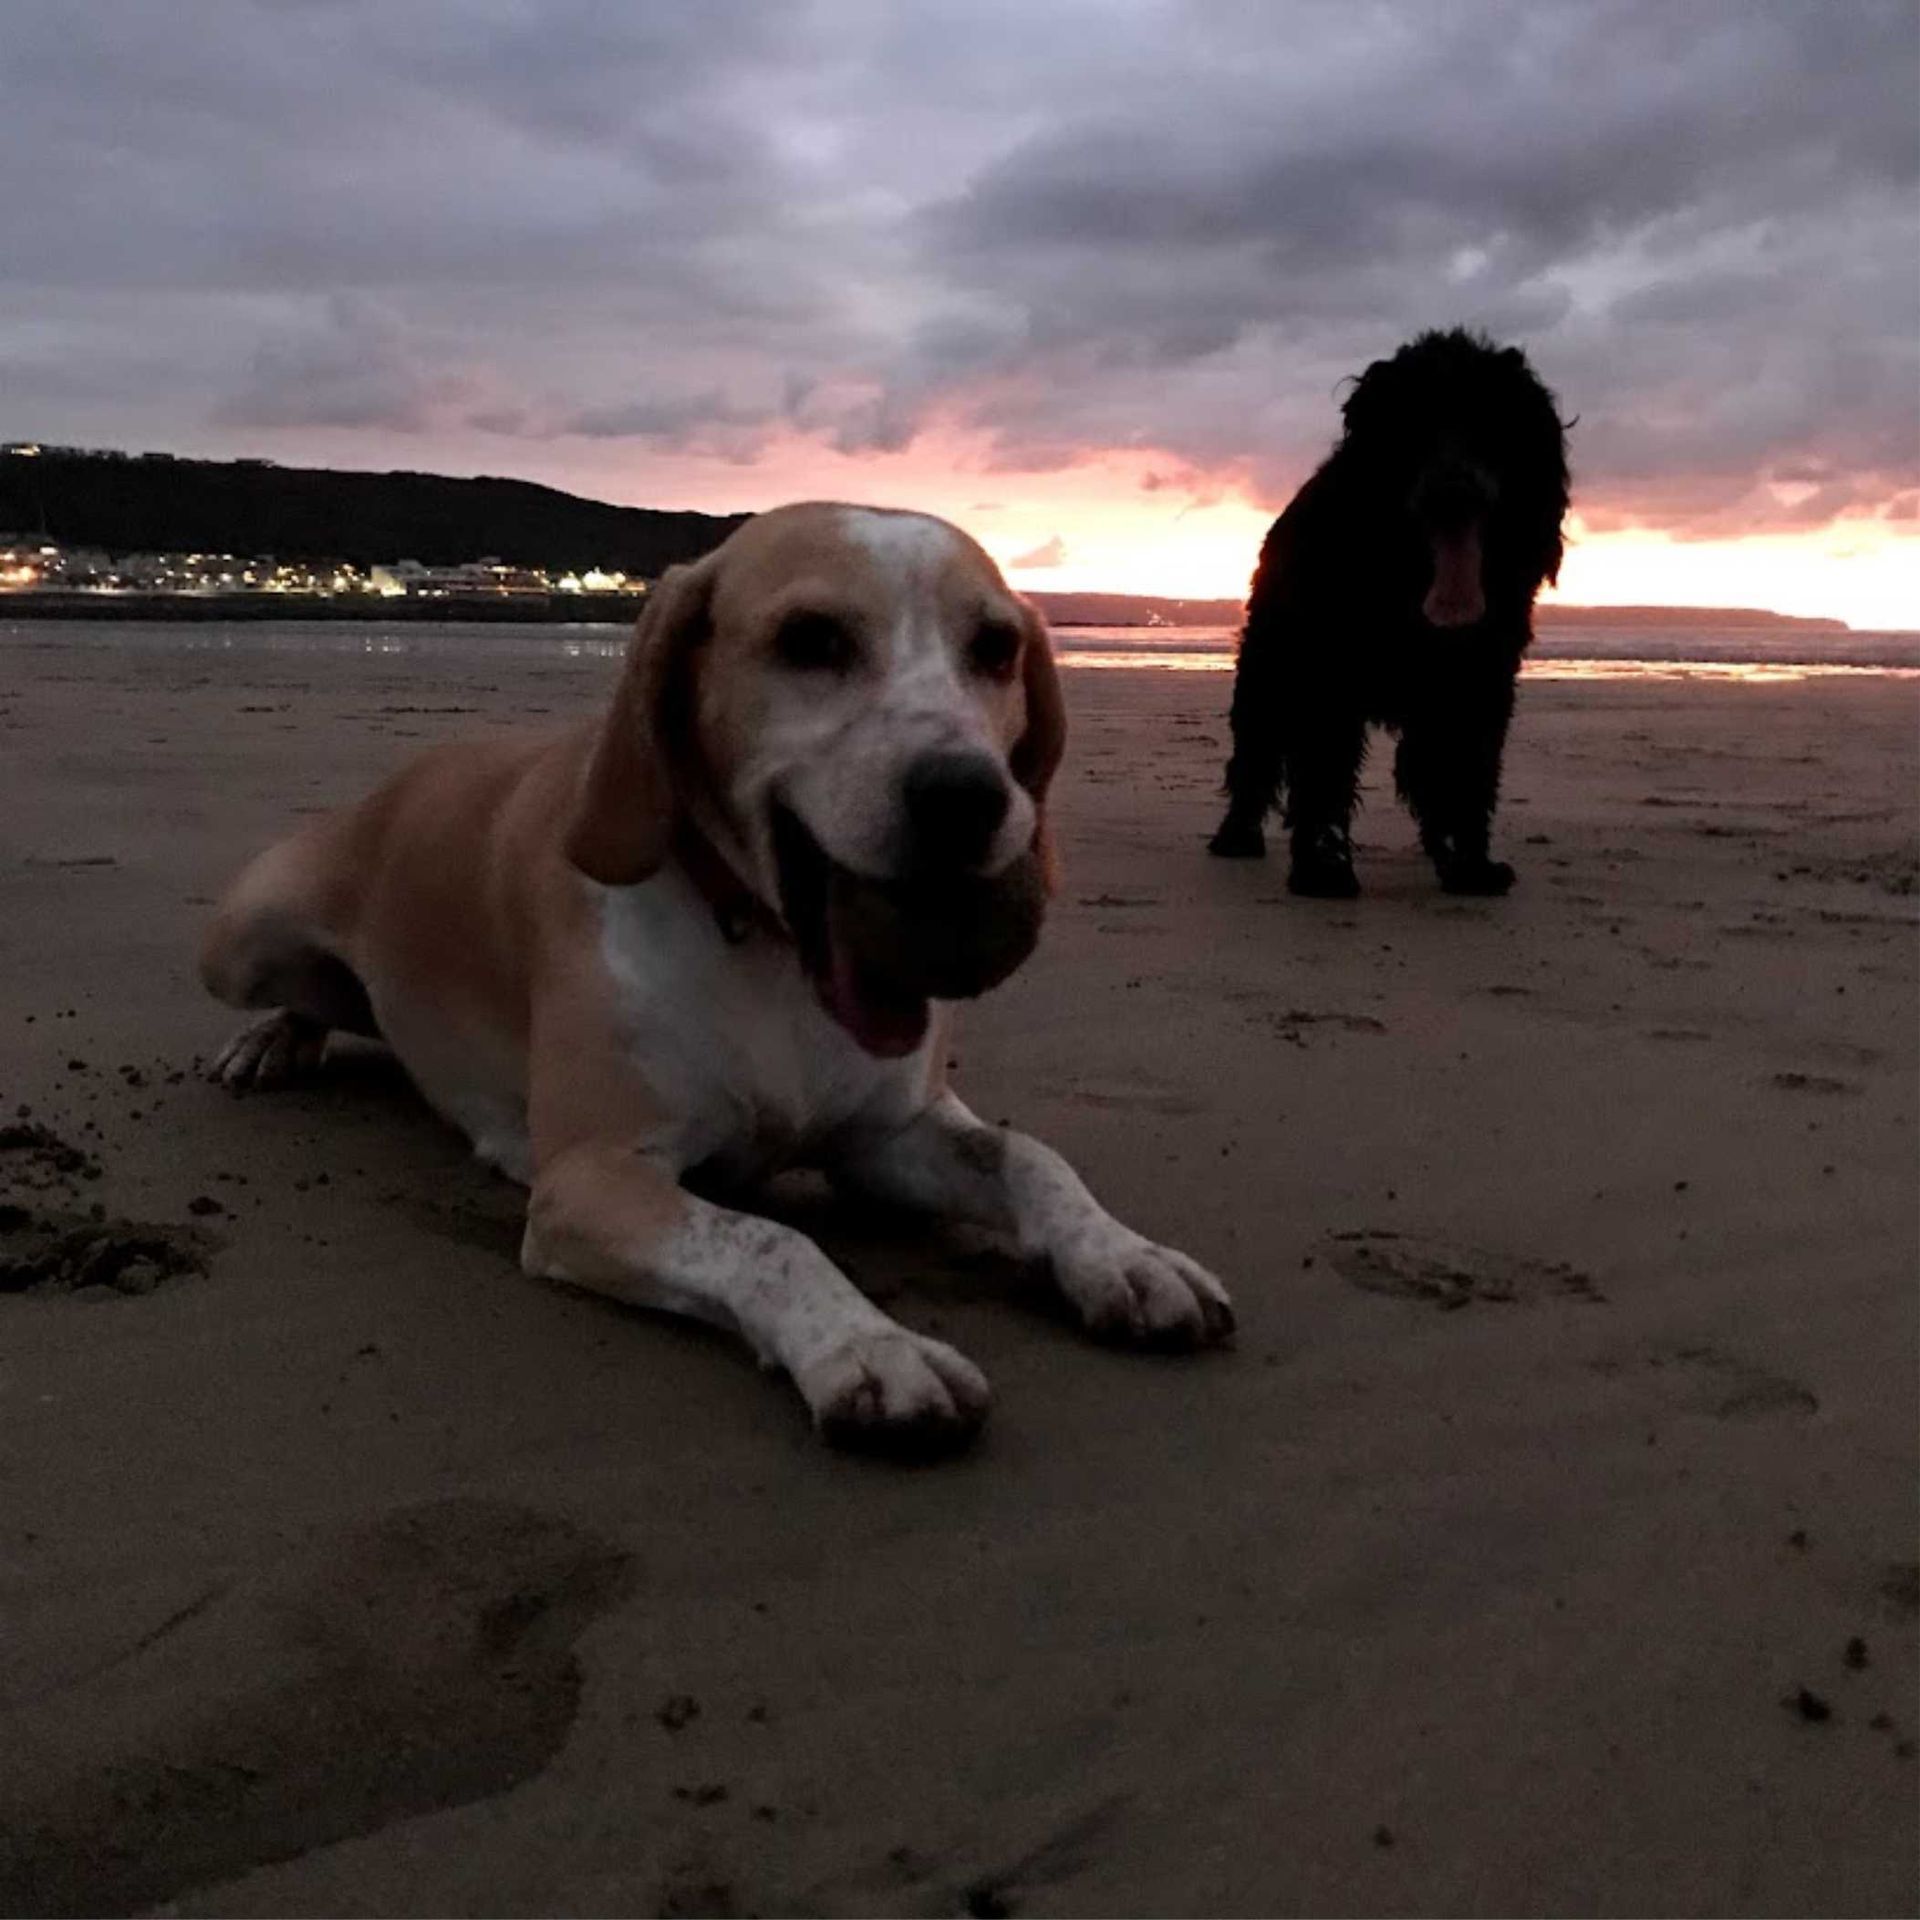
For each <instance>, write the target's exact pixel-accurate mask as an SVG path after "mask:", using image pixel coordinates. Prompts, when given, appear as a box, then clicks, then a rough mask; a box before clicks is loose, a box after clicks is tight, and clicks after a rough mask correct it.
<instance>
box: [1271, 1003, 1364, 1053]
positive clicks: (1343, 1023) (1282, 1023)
mask: <svg viewBox="0 0 1920 1920" xmlns="http://www.w3.org/2000/svg"><path fill="white" fill-rule="evenodd" d="M1255 1018H1256V1020H1257V1021H1258V1022H1259V1024H1260V1025H1262V1026H1264V1027H1267V1028H1269V1029H1270V1030H1271V1031H1272V1032H1274V1033H1276V1034H1278V1035H1279V1036H1280V1038H1281V1039H1282V1040H1285V1041H1286V1042H1288V1044H1289V1045H1291V1046H1296V1047H1304V1046H1305V1045H1306V1044H1307V1035H1308V1033H1309V1032H1311V1031H1313V1030H1315V1029H1319V1030H1322V1031H1325V1032H1332V1033H1385V1032H1386V1030H1387V1023H1386V1022H1385V1021H1384V1020H1376V1019H1375V1018H1374V1017H1373V1015H1372V1014H1370V1013H1315V1012H1313V1011H1312V1010H1311V1009H1310V1008H1307V1007H1289V1008H1288V1009H1287V1010H1286V1011H1285V1012H1284V1013H1272V1012H1266V1013H1260V1014H1257V1015H1255Z"/></svg>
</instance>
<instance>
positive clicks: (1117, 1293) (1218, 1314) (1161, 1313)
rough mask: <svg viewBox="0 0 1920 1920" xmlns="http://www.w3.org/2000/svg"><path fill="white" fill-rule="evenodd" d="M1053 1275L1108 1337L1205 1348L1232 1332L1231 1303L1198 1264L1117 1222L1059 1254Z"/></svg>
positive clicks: (1093, 1328)
mask: <svg viewBox="0 0 1920 1920" xmlns="http://www.w3.org/2000/svg"><path fill="white" fill-rule="evenodd" d="M1053 1274H1054V1279H1055V1280H1056V1281H1057V1282H1058V1284H1059V1287H1060V1291H1061V1292H1062V1293H1064V1294H1065V1295H1066V1296H1067V1298H1068V1299H1069V1300H1070V1301H1072V1303H1073V1304H1074V1306H1075V1307H1076V1308H1078V1309H1079V1313H1080V1318H1081V1319H1082V1320H1083V1321H1084V1322H1085V1323H1086V1326H1087V1330H1088V1331H1089V1332H1090V1333H1093V1334H1097V1335H1098V1336H1099V1337H1100V1338H1101V1339H1103V1340H1123V1341H1127V1342H1131V1343H1135V1344H1138V1345H1142V1346H1154V1347H1177V1348H1185V1347H1203V1346H1209V1345H1212V1344H1213V1343H1215V1342H1217V1341H1221V1340H1225V1339H1227V1338H1228V1337H1229V1336H1230V1335H1231V1334H1232V1332H1233V1302H1232V1301H1231V1300H1229V1299H1228V1298H1227V1290H1226V1288H1225V1287H1223V1286H1222V1285H1221V1284H1220V1282H1219V1281H1218V1280H1216V1279H1215V1278H1214V1277H1213V1275H1212V1274H1210V1273H1209V1272H1208V1271H1207V1270H1206V1268H1205V1267H1203V1266H1202V1265H1201V1264H1200V1263H1199V1261H1197V1260H1191V1259H1189V1258H1188V1257H1187V1256H1186V1255H1185V1254H1184V1253H1180V1252H1178V1251H1176V1250H1175V1249H1174V1248H1172V1247H1162V1246H1156V1245H1155V1244H1154V1243H1153V1241H1151V1240H1148V1239H1145V1238H1143V1237H1142V1236H1141V1235H1140V1234H1137V1233H1135V1232H1133V1231H1132V1230H1131V1229H1130V1228H1127V1227H1123V1226H1121V1225H1120V1224H1119V1222H1118V1221H1112V1222H1109V1223H1108V1226H1107V1228H1106V1229H1105V1230H1103V1231H1101V1232H1099V1233H1096V1234H1091V1235H1088V1236H1087V1237H1085V1238H1084V1239H1081V1240H1079V1241H1076V1242H1075V1243H1074V1244H1072V1245H1070V1246H1068V1247H1066V1248H1065V1249H1063V1250H1062V1251H1060V1252H1058V1253H1056V1254H1055V1255H1054V1259H1053Z"/></svg>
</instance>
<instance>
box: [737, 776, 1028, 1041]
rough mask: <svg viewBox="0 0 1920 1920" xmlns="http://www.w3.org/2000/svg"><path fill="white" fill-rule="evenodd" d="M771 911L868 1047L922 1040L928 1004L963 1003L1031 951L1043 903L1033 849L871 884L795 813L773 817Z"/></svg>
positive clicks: (831, 1005)
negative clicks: (987, 865)
mask: <svg viewBox="0 0 1920 1920" xmlns="http://www.w3.org/2000/svg"><path fill="white" fill-rule="evenodd" d="M772 823H773V855H774V863H775V866H776V868H777V870H778V873H779V879H780V910H781V913H782V914H783V915H784V916H785V919H786V922H787V926H788V928H789V930H790V931H791V932H792V934H793V939H794V944H795V946H796V947H797V948H798V949H799V954H800V962H801V965H802V966H804V967H805V968H806V970H807V976H808V978H809V979H810V980H812V982H813V988H814V991H815V993H817V994H818V995H819V997H820V1003H821V1005H822V1006H824V1007H825V1008H826V1010H827V1012H828V1013H830V1014H831V1015H832V1016H833V1018H834V1019H835V1020H837V1021H838V1022H839V1023H840V1025H841V1026H843V1027H844V1028H845V1029H846V1030H847V1032H848V1033H850V1034H851V1035H852V1036H853V1037H854V1039H855V1040H857V1041H858V1042H859V1043H860V1045H861V1046H862V1047H863V1048H865V1050H866V1051H867V1052H868V1053H872V1054H877V1055H880V1056H881V1057H882V1058H886V1059H894V1058H898V1057H899V1056H900V1055H902V1054H908V1053H911V1052H912V1051H913V1050H914V1049H915V1048H916V1047H917V1046H919V1044H920V1042H921V1041H922V1040H923V1039H924V1038H925V1037H926V1031H927V1020H928V1015H929V1002H930V1001H933V1000H970V999H972V998H973V997H974V996H975V995H976V994H981V993H985V992H986V991H987V990H988V989H989V988H990V987H995V986H998V985H999V983H1000V982H1001V981H1002V980H1004V979H1005V978H1006V977H1007V975H1008V974H1010V973H1011V972H1012V971H1013V970H1014V968H1016V967H1017V966H1019V964H1020V963H1021V961H1023V960H1024V959H1025V958H1026V957H1027V955H1028V954H1030V953H1031V952H1032V951H1033V947H1034V943H1035V941H1037V940H1038V939H1039V937H1040V921H1041V917H1042V915H1043V913H1044V911H1045V908H1046V885H1045V879H1044V875H1043V872H1042V869H1041V863H1040V860H1039V857H1038V855H1037V854H1035V853H1032V852H1028V853H1026V854H1023V855H1022V856H1021V857H1020V858H1019V859H1018V860H1015V861H1014V862H1012V864H1011V865H1009V866H1007V867H1005V868H1003V869H1002V870H1001V871H1000V872H999V873H996V874H994V875H992V876H991V877H986V878H983V877H981V876H979V875H972V874H938V875H934V874H928V875H924V876H915V877H913V878H911V879H903V880H869V879H866V878H864V877H863V876H862V875H860V874H856V873H852V872H850V871H849V870H848V869H847V868H845V867H843V866H841V865H840V864H839V862H838V861H836V860H834V859H833V858H832V856H831V855H830V854H828V853H827V851H826V849H825V848H824V847H822V846H821V845H820V843H819V841H817V840H816V839H815V838H814V837H813V835H812V834H811V833H810V832H808V830H807V828H806V826H805V825H804V824H803V823H802V822H801V820H800V819H799V817H798V816H797V815H796V814H794V813H793V812H792V811H791V810H790V809H788V808H786V807H784V806H779V805H776V806H775V807H774V809H773V815H772Z"/></svg>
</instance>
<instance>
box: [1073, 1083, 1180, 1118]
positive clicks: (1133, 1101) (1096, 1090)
mask: <svg viewBox="0 0 1920 1920" xmlns="http://www.w3.org/2000/svg"><path fill="white" fill-rule="evenodd" d="M1060 1098H1061V1099H1063V1100H1066V1101H1070V1102H1071V1103H1072V1104H1073V1105H1074V1106H1076V1107H1102V1108H1110V1109H1114V1110H1117V1111H1121V1112H1128V1113H1164V1114H1167V1115H1169V1116H1170V1117H1172V1118H1174V1119H1186V1118H1188V1117H1190V1116H1191V1115H1193V1114H1196V1113H1199V1112H1200V1111H1201V1110H1202V1109H1201V1105H1200V1102H1199V1101H1197V1100H1189V1099H1187V1098H1185V1097H1184V1096H1183V1095H1180V1094H1177V1093H1162V1092H1159V1091H1158V1090H1156V1089H1155V1088H1152V1087H1137V1086H1128V1085H1126V1084H1124V1083H1120V1082H1111V1081H1109V1082H1104V1083H1102V1082H1094V1083H1093V1084H1090V1085H1087V1086H1078V1087H1069V1088H1067V1089H1066V1091H1065V1092H1064V1093H1062V1094H1061V1095H1060Z"/></svg>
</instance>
